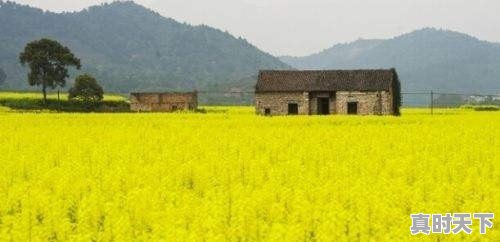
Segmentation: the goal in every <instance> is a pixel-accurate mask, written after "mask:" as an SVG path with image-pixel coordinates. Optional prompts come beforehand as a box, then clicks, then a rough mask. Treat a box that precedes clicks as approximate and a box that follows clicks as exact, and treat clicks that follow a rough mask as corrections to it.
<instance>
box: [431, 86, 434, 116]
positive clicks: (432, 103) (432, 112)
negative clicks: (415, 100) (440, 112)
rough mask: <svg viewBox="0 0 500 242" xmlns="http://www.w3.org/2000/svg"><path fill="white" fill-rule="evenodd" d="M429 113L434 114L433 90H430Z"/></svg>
mask: <svg viewBox="0 0 500 242" xmlns="http://www.w3.org/2000/svg"><path fill="white" fill-rule="evenodd" d="M431 115H434V91H432V90H431Z"/></svg>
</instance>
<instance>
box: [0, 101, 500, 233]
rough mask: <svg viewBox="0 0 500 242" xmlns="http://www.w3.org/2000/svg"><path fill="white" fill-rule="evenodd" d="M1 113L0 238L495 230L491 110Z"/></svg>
mask: <svg viewBox="0 0 500 242" xmlns="http://www.w3.org/2000/svg"><path fill="white" fill-rule="evenodd" d="M428 113H429V112H428V110H418V109H413V110H408V109H406V110H403V116H402V117H378V116H366V117H359V116H356V117H351V116H325V117H272V118H269V117H260V116H256V115H254V111H253V109H252V108H250V107H241V108H238V107H231V108H224V107H220V108H207V112H206V113H175V114H159V113H158V114H154V113H151V114H135V113H129V114H64V113H60V114H58V113H11V112H3V113H0V164H1V169H0V191H1V193H0V194H1V196H0V241H500V231H499V226H500V220H498V219H497V220H493V221H494V223H495V224H494V227H493V228H492V229H488V231H487V234H486V235H480V234H479V232H478V228H477V227H478V226H477V223H474V226H473V229H474V232H473V233H472V234H471V235H466V234H463V233H462V234H459V235H453V234H451V235H437V234H434V235H429V236H426V235H418V236H412V235H411V234H410V230H409V227H410V225H411V219H410V214H412V213H420V212H422V213H440V214H444V213H454V212H455V213H456V212H470V213H473V212H491V213H496V215H497V217H498V216H500V159H499V152H500V149H499V147H500V140H499V137H500V113H499V112H474V111H466V110H458V109H454V110H438V111H436V115H434V116H430V115H429V114H428Z"/></svg>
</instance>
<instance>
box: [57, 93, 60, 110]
mask: <svg viewBox="0 0 500 242" xmlns="http://www.w3.org/2000/svg"><path fill="white" fill-rule="evenodd" d="M60 90H61V89H57V112H60V111H61V98H60V94H59V92H60Z"/></svg>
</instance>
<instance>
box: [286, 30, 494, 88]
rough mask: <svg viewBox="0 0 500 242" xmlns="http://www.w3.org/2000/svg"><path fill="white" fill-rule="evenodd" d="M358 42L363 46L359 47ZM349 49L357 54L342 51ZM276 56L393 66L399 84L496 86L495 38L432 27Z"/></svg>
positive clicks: (346, 65)
mask: <svg viewBox="0 0 500 242" xmlns="http://www.w3.org/2000/svg"><path fill="white" fill-rule="evenodd" d="M367 43H368V44H367ZM360 44H365V45H364V46H365V47H366V48H359V47H358V46H359V45H360ZM349 52H356V55H346V54H345V53H349ZM281 59H282V60H283V61H285V62H287V63H289V64H290V65H292V66H293V67H295V68H298V69H352V68H391V67H395V68H396V69H397V70H398V73H399V75H400V78H401V80H402V86H403V90H431V89H434V90H440V91H449V92H486V93H495V92H498V91H499V90H500V44H498V43H491V42H487V41H481V40H478V39H477V38H475V37H472V36H469V35H466V34H462V33H458V32H454V31H447V30H438V29H433V28H426V29H422V30H417V31H414V32H411V33H408V34H404V35H401V36H398V37H395V38H392V39H388V40H381V41H379V42H377V41H376V42H371V41H370V40H366V41H365V42H363V41H362V42H359V41H355V42H353V43H349V44H343V45H336V46H334V47H332V48H330V49H327V50H325V51H323V52H321V53H318V54H314V55H310V56H306V57H295V58H289V57H282V58H281Z"/></svg>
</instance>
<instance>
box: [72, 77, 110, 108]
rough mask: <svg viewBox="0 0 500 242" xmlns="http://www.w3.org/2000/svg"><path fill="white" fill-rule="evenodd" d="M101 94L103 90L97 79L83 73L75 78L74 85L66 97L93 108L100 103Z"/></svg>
mask: <svg viewBox="0 0 500 242" xmlns="http://www.w3.org/2000/svg"><path fill="white" fill-rule="evenodd" d="M103 96H104V91H103V89H102V87H101V86H100V85H99V84H98V83H97V80H96V79H95V78H94V77H92V76H90V75H88V74H85V75H80V76H78V77H77V78H76V80H75V85H74V86H73V87H72V88H71V89H69V95H68V99H69V100H70V101H73V102H78V103H81V104H82V105H83V106H84V107H86V108H95V107H97V106H99V105H100V104H101V102H102V99H103Z"/></svg>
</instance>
